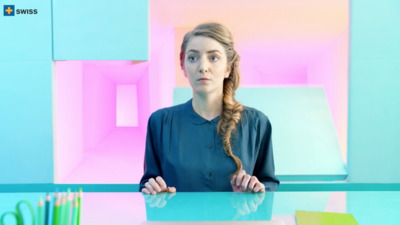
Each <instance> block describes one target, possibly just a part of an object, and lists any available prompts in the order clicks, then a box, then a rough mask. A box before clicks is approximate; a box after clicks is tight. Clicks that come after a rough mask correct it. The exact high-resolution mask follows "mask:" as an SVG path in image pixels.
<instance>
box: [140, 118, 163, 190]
mask: <svg viewBox="0 0 400 225" xmlns="http://www.w3.org/2000/svg"><path fill="white" fill-rule="evenodd" d="M155 122H156V121H155V119H154V116H153V115H152V116H150V118H149V122H148V125H147V135H146V151H145V156H144V174H143V176H142V179H141V180H140V187H139V191H142V188H144V187H145V186H144V184H145V183H146V182H147V181H148V180H149V179H150V178H156V177H157V176H161V169H160V166H161V165H160V160H159V156H158V154H157V149H156V148H157V147H156V142H155V139H156V136H154V135H155V133H156V131H157V130H159V129H157V126H156V123H155Z"/></svg>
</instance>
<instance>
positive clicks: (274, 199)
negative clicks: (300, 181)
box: [0, 191, 400, 225]
mask: <svg viewBox="0 0 400 225" xmlns="http://www.w3.org/2000/svg"><path fill="white" fill-rule="evenodd" d="M111 196H114V197H115V198H113V197H111ZM338 196H339V198H337V197H338ZM40 197H42V198H43V199H44V197H45V193H0V214H1V213H3V212H5V211H9V210H13V209H14V206H15V204H16V203H17V202H18V201H19V200H23V199H26V200H29V201H30V202H31V203H32V204H34V205H36V203H37V201H38V200H39V198H40ZM256 197H257V195H256V194H251V193H227V192H225V193H224V192H214V193H206V192H202V193H190V192H186V193H179V192H178V193H176V194H165V193H162V194H159V195H156V196H153V195H144V194H142V193H88V192H85V193H84V195H83V201H82V202H83V205H82V206H83V210H82V213H83V214H82V215H83V218H84V220H83V221H84V222H86V223H87V224H96V225H102V224H113V223H110V221H114V222H115V221H130V223H129V224H141V223H143V222H144V221H145V220H146V219H147V220H148V221H154V220H158V221H184V220H187V221H206V220H228V221H229V220H268V219H272V220H281V219H285V223H286V225H295V221H294V216H295V211H296V210H306V211H316V212H338V213H351V214H353V216H354V218H355V219H356V220H357V222H358V223H359V224H360V225H377V224H379V225H381V224H384V225H398V224H400V217H399V213H398V212H399V211H400V192H399V191H396V192H394V191H384V192H381V191H372V192H369V191H354V192H353V191H352V192H320V191H318V192H281V193H279V192H276V193H266V195H265V196H264V198H263V199H262V198H261V200H260V199H258V198H256ZM105 200H106V201H105ZM119 211H122V212H124V213H123V214H122V215H123V217H124V218H121V217H120V216H121V213H119V214H118V212H119ZM128 218H129V219H128Z"/></svg>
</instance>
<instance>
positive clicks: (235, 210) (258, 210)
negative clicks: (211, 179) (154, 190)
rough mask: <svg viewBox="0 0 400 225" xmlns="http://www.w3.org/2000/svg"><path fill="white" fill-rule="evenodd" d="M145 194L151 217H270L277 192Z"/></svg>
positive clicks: (157, 218) (209, 218) (239, 218)
mask: <svg viewBox="0 0 400 225" xmlns="http://www.w3.org/2000/svg"><path fill="white" fill-rule="evenodd" d="M144 198H145V202H146V215H147V220H149V221H163V220H166V221H168V220H178V221H216V220H217V221H218V220H271V214H272V204H273V199H274V193H273V192H267V193H227V192H225V193H224V192H213V193H207V194H205V193H199V192H198V193H188V192H185V193H176V194H170V193H168V194H166V193H162V194H159V195H144ZM177 215H179V216H177Z"/></svg>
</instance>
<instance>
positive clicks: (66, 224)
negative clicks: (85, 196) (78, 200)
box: [63, 189, 73, 225]
mask: <svg viewBox="0 0 400 225" xmlns="http://www.w3.org/2000/svg"><path fill="white" fill-rule="evenodd" d="M72 198H73V196H72V193H71V190H70V189H68V192H67V205H66V207H65V215H66V216H65V219H64V222H63V225H69V224H70V217H71V201H72V200H73V199H72Z"/></svg>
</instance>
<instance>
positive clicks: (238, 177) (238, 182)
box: [236, 170, 246, 186]
mask: <svg viewBox="0 0 400 225" xmlns="http://www.w3.org/2000/svg"><path fill="white" fill-rule="evenodd" d="M245 174H246V172H245V171H244V170H241V171H240V172H239V173H238V175H237V177H236V186H240V184H241V183H242V181H243V176H244V175H245Z"/></svg>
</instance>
